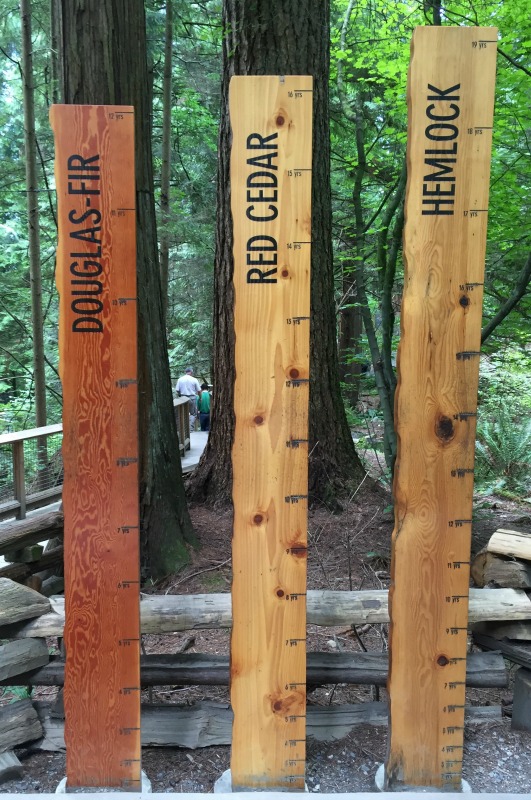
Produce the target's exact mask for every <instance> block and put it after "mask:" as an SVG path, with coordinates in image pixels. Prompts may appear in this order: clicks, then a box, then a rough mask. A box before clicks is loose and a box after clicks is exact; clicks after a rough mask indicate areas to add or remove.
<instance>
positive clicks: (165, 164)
mask: <svg viewBox="0 0 531 800" xmlns="http://www.w3.org/2000/svg"><path fill="white" fill-rule="evenodd" d="M172 50H173V5H172V0H166V32H165V41H164V88H163V100H162V169H161V175H160V212H161V221H162V231H161V235H160V281H161V284H162V306H163V308H164V315H165V316H166V311H167V309H168V278H169V262H170V239H169V235H168V224H169V216H170V173H171V88H172Z"/></svg>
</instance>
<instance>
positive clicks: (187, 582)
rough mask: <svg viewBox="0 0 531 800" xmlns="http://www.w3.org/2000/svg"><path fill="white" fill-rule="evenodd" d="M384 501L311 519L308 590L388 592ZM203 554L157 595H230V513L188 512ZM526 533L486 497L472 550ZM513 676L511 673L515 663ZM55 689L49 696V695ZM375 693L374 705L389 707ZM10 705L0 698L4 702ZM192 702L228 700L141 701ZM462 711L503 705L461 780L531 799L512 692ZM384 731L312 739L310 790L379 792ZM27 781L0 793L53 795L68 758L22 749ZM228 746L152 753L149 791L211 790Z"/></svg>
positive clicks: (488, 694) (218, 645)
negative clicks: (504, 531) (505, 531)
mask: <svg viewBox="0 0 531 800" xmlns="http://www.w3.org/2000/svg"><path fill="white" fill-rule="evenodd" d="M387 503H388V500H387V499H385V498H384V497H383V496H378V495H374V494H370V493H367V492H365V487H363V489H362V490H361V491H360V492H359V493H358V494H357V495H356V496H355V497H353V498H352V499H351V500H349V501H348V502H345V503H344V506H343V511H342V512H341V513H335V514H333V513H331V511H330V510H328V509H327V508H326V507H320V508H314V509H312V510H311V511H310V515H309V561H308V586H309V588H327V589H342V590H345V589H369V588H386V587H388V585H389V562H390V538H391V532H392V527H393V520H392V515H391V513H390V510H389V508H388V506H387ZM191 514H192V518H193V522H194V525H195V527H196V530H197V533H198V535H199V538H200V541H201V548H200V550H198V551H197V552H195V553H194V554H193V558H192V563H191V564H190V565H189V567H187V568H186V569H185V570H184V571H183V572H181V573H180V574H178V575H176V576H172V578H171V579H169V580H167V581H165V582H164V583H163V584H161V585H160V586H159V587H157V589H156V591H157V592H160V593H163V592H166V593H170V594H182V593H189V594H194V593H199V592H228V591H230V586H231V563H230V545H231V515H230V512H229V511H227V512H225V513H223V512H222V513H220V512H219V510H216V511H212V510H211V509H208V508H205V507H202V506H195V507H192V509H191ZM511 525H519V526H524V527H529V526H531V506H529V505H525V504H520V505H519V504H516V503H511V502H507V501H503V500H500V499H497V498H492V497H487V498H482V499H481V500H480V501H478V502H477V503H476V507H475V512H474V525H473V551H474V552H476V551H477V550H478V549H480V548H481V547H482V546H483V545H484V544H485V543H486V541H487V540H488V538H489V537H490V535H491V534H492V533H493V532H494V530H496V528H498V527H509V526H511ZM143 645H144V648H145V652H147V653H156V652H176V651H177V650H178V649H181V648H182V647H183V646H186V649H187V651H188V652H198V653H199V652H204V653H220V654H222V653H225V654H226V653H228V648H229V634H228V632H223V631H208V630H207V631H197V632H195V633H194V635H193V637H191V636H190V633H189V632H187V633H182V634H174V635H171V636H168V635H166V636H144V637H143ZM307 646H308V650H312V651H316V650H320V651H332V650H335V651H338V650H339V651H345V652H347V651H349V650H350V651H356V650H359V649H367V650H378V651H380V650H382V649H384V650H385V649H386V648H387V626H386V625H366V626H363V627H360V628H359V629H358V631H357V632H356V635H354V633H353V632H352V630H350V629H348V630H339V629H323V628H317V627H316V626H310V628H309V630H308V645H307ZM508 666H509V668H510V669H511V671H512V669H514V667H511V665H508ZM54 691H55V690H53V689H47V690H45V694H47V695H48V696H50V694H51V693H53V692H54ZM374 691H375V690H374V689H373V688H372V687H365V686H349V685H338V686H324V687H319V688H318V689H316V690H314V691H313V692H311V693H310V695H309V697H308V702H309V703H312V704H321V705H326V704H331V703H338V704H342V703H360V702H364V701H367V700H372V699H375V696H374ZM385 697H386V693H385V690H383V689H381V690H380V699H382V700H383V699H385ZM7 699H8V697H7V696H5V697H4V701H5V700H7ZM148 699H151V700H152V701H153V702H157V703H160V702H166V703H184V704H190V703H193V702H195V701H197V700H199V699H208V700H214V701H227V700H228V690H227V688H226V687H186V688H183V687H163V688H161V689H153V690H152V691H151V693H150V694H148V693H145V697H144V702H145V701H146V700H148ZM467 703H470V704H473V705H500V703H501V704H502V707H503V710H504V717H503V718H502V720H501V721H499V722H496V723H492V722H491V723H488V724H482V725H469V726H467V729H466V732H465V750H464V768H463V777H464V778H465V779H466V780H467V781H468V782H469V783H470V784H471V786H472V789H473V790H474V791H476V792H516V793H521V794H528V793H529V792H530V791H531V735H530V734H523V733H518V732H513V731H511V727H510V723H511V719H510V714H511V707H512V706H511V704H512V690H511V688H508V689H504V690H499V689H482V690H480V689H472V690H468V691H467ZM386 747H387V730H386V729H385V728H372V727H364V728H361V727H358V728H355V729H354V730H353V732H352V733H351V734H349V735H348V736H346V737H345V738H342V739H340V740H338V741H335V742H332V743H323V742H316V741H314V740H312V739H309V740H308V747H307V778H306V780H307V785H308V788H309V791H311V792H319V791H320V792H362V791H364V792H367V791H375V787H374V776H375V773H376V770H377V767H378V765H379V764H380V763H382V761H384V760H385V757H386ZM18 755H19V758H21V759H22V760H23V764H24V775H23V777H22V778H21V779H19V780H16V781H9V782H7V783H4V784H3V785H1V786H0V793H2V792H23V793H24V792H25V793H33V792H48V791H54V790H55V788H56V786H57V784H58V782H59V781H60V779H61V778H62V777H63V776H64V774H65V763H64V753H42V752H41V753H36V754H28V751H26V750H24V749H22V750H20V751H18ZM229 761H230V750H229V747H209V748H204V749H198V750H194V751H190V750H180V749H176V748H172V749H169V748H148V749H145V750H144V751H143V768H144V770H145V772H146V773H147V775H148V777H149V778H150V780H151V782H152V786H153V791H154V792H211V791H212V790H213V784H214V781H215V780H216V779H217V778H218V777H219V776H220V775H221V774H222V772H223V771H224V770H225V769H227V768H228V767H229Z"/></svg>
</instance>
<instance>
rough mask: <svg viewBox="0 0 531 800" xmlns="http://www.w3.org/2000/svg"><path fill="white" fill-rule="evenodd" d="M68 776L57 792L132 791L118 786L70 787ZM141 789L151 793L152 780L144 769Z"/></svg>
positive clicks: (145, 792) (97, 792)
mask: <svg viewBox="0 0 531 800" xmlns="http://www.w3.org/2000/svg"><path fill="white" fill-rule="evenodd" d="M66 781H67V779H66V777H65V778H63V780H62V781H61V782H60V783H59V785H58V787H57V789H56V790H55V794H102V793H104V794H109V793H112V792H120V793H123V792H127V793H130V790H129V789H122V790H120V789H117V788H116V786H87V787H84V786H76V788H75V789H69V788H68V787H67V785H66ZM140 791H141V792H142V794H151V791H152V790H151V781H150V780H149V778H148V776H147V775H146V773H145V772H144V770H142V784H141V787H140Z"/></svg>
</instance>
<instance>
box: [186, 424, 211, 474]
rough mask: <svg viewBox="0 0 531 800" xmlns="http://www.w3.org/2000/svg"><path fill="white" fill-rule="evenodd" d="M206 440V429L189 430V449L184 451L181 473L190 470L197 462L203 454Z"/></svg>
mask: <svg viewBox="0 0 531 800" xmlns="http://www.w3.org/2000/svg"><path fill="white" fill-rule="evenodd" d="M207 440H208V433H207V432H206V431H191V432H190V449H189V450H187V451H186V453H185V455H184V456H183V458H181V464H182V468H183V475H185V474H187V473H189V472H192V470H194V469H195V467H196V466H197V465H198V463H199V459H200V458H201V456H202V454H203V450H204V449H205V447H206V443H207Z"/></svg>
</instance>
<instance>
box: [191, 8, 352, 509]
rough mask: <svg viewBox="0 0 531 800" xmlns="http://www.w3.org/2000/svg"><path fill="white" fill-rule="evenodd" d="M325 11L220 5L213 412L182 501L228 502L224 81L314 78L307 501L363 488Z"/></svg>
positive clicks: (229, 290) (229, 293)
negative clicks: (336, 270)
mask: <svg viewBox="0 0 531 800" xmlns="http://www.w3.org/2000/svg"><path fill="white" fill-rule="evenodd" d="M329 14H330V9H329V2H328V0H322V1H321V2H318V3H316V2H313V1H312V0H297V1H296V0H225V1H224V4H223V25H224V29H225V37H224V44H223V75H222V100H221V102H222V108H221V123H220V132H219V160H218V165H219V166H218V198H217V201H218V216H217V235H216V269H215V276H214V343H213V354H214V403H213V413H212V420H211V423H212V424H211V433H210V437H209V442H208V446H207V448H206V450H205V453H204V455H203V458H202V460H201V462H200V464H199V467H198V468H197V470H196V472H195V474H194V475H193V477H192V478H191V480H190V487H189V488H190V492H191V494H192V495H193V496H194V497H196V498H198V499H209V500H212V501H213V502H215V503H223V502H227V501H228V500H229V499H230V495H231V487H232V467H231V447H232V442H233V436H234V414H233V410H232V409H233V384H234V329H233V304H234V292H233V285H232V275H233V252H232V249H233V234H232V217H231V209H230V144H231V131H230V121H229V112H228V90H229V81H230V78H231V77H232V76H233V75H282V74H285V75H290V74H291V75H312V76H313V77H314V130H313V136H314V144H313V148H314V149H313V188H312V204H313V221H312V225H313V233H312V240H313V246H312V290H311V297H312V299H311V314H312V318H311V334H310V336H311V368H310V374H311V384H310V452H311V457H310V495H311V498H312V500H313V501H316V500H321V499H324V500H327V499H329V498H331V497H332V496H335V495H337V494H341V493H344V492H345V491H346V490H348V488H350V487H351V486H352V485H356V484H357V483H359V481H360V480H361V479H362V478H363V475H364V470H363V467H362V466H361V463H360V461H359V459H358V457H357V455H356V452H355V449H354V445H353V442H352V437H351V434H350V430H349V428H348V424H347V420H346V416H345V411H344V407H343V403H342V400H341V396H340V391H339V380H338V375H339V371H338V357H337V336H336V331H337V326H336V317H335V307H334V284H333V261H332V234H331V227H332V223H331V197H330V163H329V162H330V136H329V122H328V72H329V41H328V31H329Z"/></svg>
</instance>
